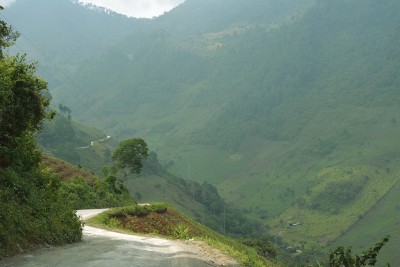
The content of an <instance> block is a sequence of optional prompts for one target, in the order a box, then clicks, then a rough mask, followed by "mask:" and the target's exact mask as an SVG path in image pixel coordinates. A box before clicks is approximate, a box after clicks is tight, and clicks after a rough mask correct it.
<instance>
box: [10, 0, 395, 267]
mask: <svg viewBox="0 0 400 267" xmlns="http://www.w3.org/2000/svg"><path fill="white" fill-rule="evenodd" d="M50 2H51V4H50ZM28 8H29V9H28ZM28 10H29V12H28ZM61 10H62V12H61ZM27 12H28V13H29V14H28V13H27ZM5 15H6V16H7V18H8V19H9V20H10V23H12V24H14V25H15V26H16V27H17V29H18V30H20V31H21V32H22V33H23V35H25V34H26V35H27V36H28V35H29V36H30V37H29V39H30V41H21V43H18V46H19V48H20V49H22V50H23V51H27V50H29V51H31V50H34V51H35V47H38V48H40V50H41V51H42V52H40V53H37V51H36V54H37V55H38V56H39V59H40V62H41V64H40V65H42V68H43V69H44V70H45V71H43V75H44V76H45V78H46V79H48V80H49V81H50V85H52V86H51V88H50V90H51V92H52V94H53V97H54V99H53V101H54V102H55V103H63V104H65V105H67V106H69V107H70V108H71V109H72V111H73V113H72V114H73V117H74V118H76V119H78V120H79V121H81V122H82V123H85V124H89V125H91V126H95V127H97V128H99V129H101V130H103V131H106V132H107V133H110V134H112V135H113V136H116V137H118V138H120V139H124V138H128V137H132V136H139V137H142V138H144V139H145V140H146V141H147V142H148V143H149V145H150V148H151V149H152V150H154V151H155V152H156V153H157V154H158V155H159V159H160V161H161V162H162V163H163V164H164V165H165V166H166V167H167V168H168V170H169V171H171V172H173V173H175V174H178V175H180V176H182V177H185V178H190V179H193V180H197V181H200V182H202V181H207V182H210V183H212V184H214V185H216V186H217V187H218V189H219V191H220V193H221V194H222V196H223V197H224V198H225V199H226V200H227V201H228V202H231V203H235V204H236V205H238V206H240V207H242V208H245V209H246V211H247V214H248V216H249V217H252V218H256V219H258V220H260V221H262V223H263V224H265V225H267V226H268V227H269V228H270V231H271V233H274V234H276V235H277V236H280V237H281V238H283V239H284V240H286V241H287V242H291V243H292V244H293V245H294V246H297V247H299V248H301V247H302V248H304V249H309V250H312V249H315V248H316V247H318V248H319V247H321V246H328V247H329V245H331V244H332V243H333V242H335V241H336V240H337V239H338V238H345V240H347V241H348V242H353V243H352V244H353V246H355V247H361V246H362V245H363V244H360V242H359V241H357V238H355V237H356V236H357V235H358V234H359V232H355V231H361V230H357V229H364V230H362V231H364V232H365V239H363V241H362V242H365V243H367V242H373V241H375V240H376V239H377V238H379V237H380V235H382V233H381V232H379V231H378V230H375V229H381V227H380V226H379V225H380V223H381V221H380V220H378V219H377V218H376V216H372V215H371V212H376V214H378V213H377V211H378V210H380V209H379V207H380V205H382V207H386V208H385V210H387V212H388V213H387V214H386V215H379V216H388V217H390V219H387V220H386V221H385V229H387V231H386V232H387V234H391V235H392V241H391V244H389V245H390V246H388V250H387V252H384V253H386V254H383V255H384V257H385V258H387V259H390V260H392V262H393V263H394V262H399V261H400V258H399V256H398V255H396V252H395V248H396V246H397V245H399V244H400V236H399V234H398V233H399V232H400V231H398V226H397V222H398V221H399V220H400V218H399V216H398V215H396V214H398V212H397V213H396V210H398V206H397V207H396V205H397V204H394V203H395V202H398V201H399V199H398V197H397V198H396V195H397V196H399V194H396V191H394V190H399V189H398V188H399V187H398V186H396V184H397V183H398V181H399V179H400V169H399V166H400V165H399V162H400V142H399V140H400V139H399V136H400V105H399V104H398V103H400V102H399V101H400V89H399V88H400V78H399V77H400V73H399V70H400V69H399V65H398V62H400V50H399V46H398V44H399V41H400V40H399V38H400V35H399V27H398V25H400V2H398V1H395V0H383V1H379V2H377V1H373V0H366V1H356V0H350V1H345V0H338V1H320V0H316V1H314V0H302V1H289V0H284V1H272V0H270V1H266V0H251V1H231V0H229V1H228V0H219V1H215V0H214V1H211V0H187V1H186V2H185V3H183V4H181V5H179V6H178V7H177V8H175V9H173V10H172V11H171V12H168V13H166V14H165V15H163V16H161V17H158V18H156V19H153V20H138V19H129V18H126V17H123V16H119V15H117V14H105V13H104V12H96V11H93V10H88V9H85V8H84V7H82V6H79V5H74V4H72V3H71V2H69V1H67V0H63V1H61V0H59V1H50V0H49V1H44V0H43V1H39V2H33V1H28V0H25V1H23V0H19V1H17V3H16V4H15V5H13V6H12V7H11V8H10V9H9V10H8V11H7V12H5ZM28 15H29V17H30V20H29V21H27V20H26V17H28ZM21 39H23V38H21ZM32 44H35V47H32ZM43 54H44V55H45V56H43ZM54 66H56V67H54ZM66 77H67V78H66ZM389 214H390V215H389ZM288 222H299V223H301V225H302V226H299V227H289V226H288ZM363 225H364V226H365V225H368V227H367V226H365V228H362V227H364V226H363ZM396 227H397V228H396ZM354 229H355V230H354ZM385 234H386V233H385Z"/></svg>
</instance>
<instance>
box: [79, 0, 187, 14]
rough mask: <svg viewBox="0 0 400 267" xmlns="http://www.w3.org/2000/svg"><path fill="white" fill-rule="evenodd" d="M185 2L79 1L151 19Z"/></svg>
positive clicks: (137, 0)
mask: <svg viewBox="0 0 400 267" xmlns="http://www.w3.org/2000/svg"><path fill="white" fill-rule="evenodd" d="M184 1H185V0H79V2H82V3H92V4H95V5H97V6H102V7H106V8H109V9H111V10H113V11H115V12H117V13H121V14H124V15H127V16H130V17H139V18H152V17H154V16H158V15H161V14H163V13H164V12H165V11H169V10H171V9H172V8H174V7H176V6H177V5H179V4H181V3H183V2H184Z"/></svg>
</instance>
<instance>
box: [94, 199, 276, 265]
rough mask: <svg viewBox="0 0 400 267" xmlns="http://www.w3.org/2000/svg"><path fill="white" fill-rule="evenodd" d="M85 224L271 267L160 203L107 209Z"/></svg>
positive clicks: (250, 263) (240, 247) (254, 253)
mask: <svg viewBox="0 0 400 267" xmlns="http://www.w3.org/2000/svg"><path fill="white" fill-rule="evenodd" d="M88 223H89V224H91V225H95V226H100V227H106V228H108V229H110V228H111V229H118V230H124V231H128V232H130V233H143V234H153V235H154V234H156V235H160V236H164V237H168V238H174V239H190V238H194V239H195V240H202V241H205V242H206V243H209V244H211V245H212V246H214V247H216V248H219V249H221V250H222V251H224V252H226V253H228V254H229V255H231V256H232V257H234V258H235V259H236V260H237V261H238V262H239V263H241V264H243V265H244V266H275V265H274V264H273V263H271V262H270V261H267V260H266V259H265V258H262V257H261V256H259V255H258V254H257V252H256V251H255V250H254V249H252V248H250V247H247V246H244V245H242V244H240V243H238V242H236V241H234V240H233V239H230V238H227V237H225V236H223V235H220V234H218V233H216V232H214V231H212V230H210V229H209V228H207V227H204V226H203V225H201V224H198V223H196V222H194V221H193V220H191V219H190V218H188V217H186V216H184V215H183V214H181V213H179V212H177V211H176V210H174V209H173V208H171V207H170V206H167V205H165V204H163V203H154V204H149V205H144V206H129V207H122V208H116V209H111V210H108V211H106V212H103V213H101V214H100V215H98V216H96V217H94V218H91V219H89V220H88Z"/></svg>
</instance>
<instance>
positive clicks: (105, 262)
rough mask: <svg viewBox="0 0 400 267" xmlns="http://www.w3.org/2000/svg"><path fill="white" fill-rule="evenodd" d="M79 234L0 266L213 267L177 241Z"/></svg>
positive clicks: (92, 231)
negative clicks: (67, 241)
mask: <svg viewBox="0 0 400 267" xmlns="http://www.w3.org/2000/svg"><path fill="white" fill-rule="evenodd" d="M101 211H103V210H86V211H78V212H77V214H78V215H80V216H81V217H82V218H84V219H85V218H88V217H90V216H94V215H95V214H97V213H99V212H101ZM83 233H84V237H83V241H82V242H80V243H77V244H72V245H68V246H64V247H59V248H49V249H45V250H40V251H37V252H35V253H31V254H25V255H21V256H18V257H15V258H12V259H10V260H8V261H5V262H0V267H11V266H15V267H39V266H40V267H47V266H48V267H66V266H72V267H80V266H85V267H103V266H104V267H114V266H115V267H119V266H121V267H122V266H124V267H126V266H138V267H139V266H140V267H146V266H149V267H151V266H162V267H180V266H181V267H186V266H188V267H189V266H190V267H204V266H208V267H209V266H213V265H211V264H210V263H207V262H204V261H203V260H201V256H200V255H199V254H197V253H196V252H193V249H191V247H190V246H189V245H185V244H183V243H181V242H178V241H171V240H164V239H160V238H148V237H140V236H132V235H126V234H120V233H114V232H109V231H105V230H101V229H96V228H93V227H88V226H85V227H84V231H83Z"/></svg>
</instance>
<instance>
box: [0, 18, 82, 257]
mask: <svg viewBox="0 0 400 267" xmlns="http://www.w3.org/2000/svg"><path fill="white" fill-rule="evenodd" d="M16 37H17V34H15V33H13V32H12V29H11V27H8V26H7V25H6V24H5V23H4V22H3V21H0V42H1V43H0V50H1V49H2V48H3V47H7V46H9V45H11V44H12V42H13V41H14V40H15V38H16ZM35 70H36V67H35V64H28V63H26V61H25V56H14V57H10V56H8V55H1V57H0V187H1V190H0V210H1V214H0V258H2V257H4V256H8V255H11V254H13V253H16V252H18V251H19V250H21V249H25V248H27V247H31V246H36V245H41V244H43V243H47V244H52V245H61V244H65V243H72V242H77V241H79V240H80V239H81V237H82V225H81V221H80V220H79V218H78V217H77V216H76V214H75V213H74V212H73V210H72V209H71V208H70V207H69V206H68V205H65V203H64V200H63V199H61V198H60V190H59V189H60V185H61V182H60V178H59V177H57V176H55V175H52V174H50V173H47V172H46V170H44V169H43V168H41V166H40V164H39V163H40V161H41V154H40V152H38V151H37V150H36V142H35V139H34V134H35V133H36V132H37V131H38V130H39V129H40V127H41V124H42V121H43V120H44V119H46V118H51V117H52V112H50V111H49V110H48V109H47V108H48V106H49V100H48V99H47V98H46V97H44V96H43V95H44V94H45V92H46V90H47V84H46V82H44V81H43V80H41V79H39V78H38V77H36V75H35Z"/></svg>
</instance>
